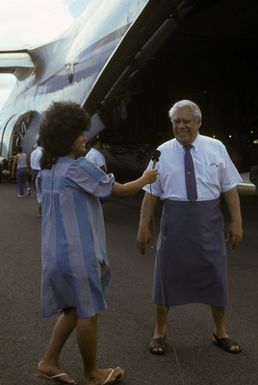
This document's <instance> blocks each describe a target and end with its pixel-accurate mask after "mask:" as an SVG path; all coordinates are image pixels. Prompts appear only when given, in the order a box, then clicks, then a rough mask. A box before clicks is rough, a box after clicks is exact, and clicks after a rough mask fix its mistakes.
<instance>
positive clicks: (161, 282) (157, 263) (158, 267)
mask: <svg viewBox="0 0 258 385" xmlns="http://www.w3.org/2000/svg"><path fill="white" fill-rule="evenodd" d="M149 186H150V196H151V213H152V215H151V222H152V228H153V241H154V245H153V247H154V249H155V260H156V266H157V269H158V275H159V278H160V285H161V296H162V306H163V310H164V314H166V315H167V318H168V310H169V309H168V307H167V305H166V301H165V294H164V285H163V278H162V273H161V266H160V261H159V258H158V253H157V226H156V220H155V215H154V207H153V201H152V197H153V194H152V187H151V183H150V185H149ZM167 328H168V322H167ZM171 329H172V331H171V336H172V347H173V352H174V357H175V363H176V367H177V371H178V375H179V379H180V382H181V385H186V384H185V380H184V377H183V373H182V370H181V365H180V361H179V358H178V354H177V349H176V345H175V334H174V331H173V328H171Z"/></svg>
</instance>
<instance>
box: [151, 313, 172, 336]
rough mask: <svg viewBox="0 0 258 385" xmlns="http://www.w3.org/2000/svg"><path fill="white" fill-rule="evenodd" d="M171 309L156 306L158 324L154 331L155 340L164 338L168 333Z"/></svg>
mask: <svg viewBox="0 0 258 385" xmlns="http://www.w3.org/2000/svg"><path fill="white" fill-rule="evenodd" d="M168 311H169V307H168V306H166V305H156V316H157V323H156V326H155V329H154V333H153V338H164V337H165V335H166V331H167V315H168Z"/></svg>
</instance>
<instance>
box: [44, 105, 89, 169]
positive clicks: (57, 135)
mask: <svg viewBox="0 0 258 385" xmlns="http://www.w3.org/2000/svg"><path fill="white" fill-rule="evenodd" d="M89 128H90V117H89V115H88V113H87V111H86V110H84V109H83V108H82V107H81V106H80V105H79V104H77V103H73V102H54V103H53V104H51V106H50V107H49V108H48V110H47V111H46V114H45V117H44V119H43V121H42V123H41V126H40V131H39V140H40V143H41V146H42V147H43V154H42V157H41V162H40V163H41V168H42V169H44V168H51V167H52V165H53V164H54V163H56V160H57V158H58V157H59V156H65V155H68V154H70V152H71V148H72V145H73V142H74V141H75V140H76V139H77V138H78V136H80V135H81V134H82V133H83V132H84V131H87V130H88V129H89Z"/></svg>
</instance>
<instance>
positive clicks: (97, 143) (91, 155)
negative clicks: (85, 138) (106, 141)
mask: <svg viewBox="0 0 258 385" xmlns="http://www.w3.org/2000/svg"><path fill="white" fill-rule="evenodd" d="M90 146H91V148H90V150H89V151H88V152H87V154H86V155H85V157H86V158H87V159H88V160H90V161H91V162H92V163H94V164H95V166H97V167H99V168H101V170H102V171H104V172H107V165H106V160H105V157H104V155H103V154H102V152H101V149H102V140H101V139H100V137H99V136H97V137H95V138H94V139H92V140H91V141H90Z"/></svg>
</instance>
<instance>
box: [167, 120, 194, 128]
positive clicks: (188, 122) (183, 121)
mask: <svg viewBox="0 0 258 385" xmlns="http://www.w3.org/2000/svg"><path fill="white" fill-rule="evenodd" d="M193 121H194V120H193V119H175V120H172V123H173V125H175V126H178V125H179V124H180V123H183V124H184V125H185V126H187V125H189V124H191V123H192V122H193Z"/></svg>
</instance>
